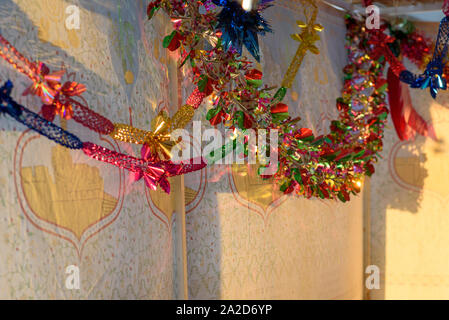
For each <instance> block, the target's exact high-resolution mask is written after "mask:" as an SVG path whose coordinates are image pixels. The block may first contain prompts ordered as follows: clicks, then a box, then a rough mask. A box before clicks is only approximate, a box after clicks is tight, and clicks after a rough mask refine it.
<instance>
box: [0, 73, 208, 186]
mask: <svg viewBox="0 0 449 320" xmlns="http://www.w3.org/2000/svg"><path fill="white" fill-rule="evenodd" d="M12 88H13V84H12V82H11V81H7V82H6V83H5V85H4V86H3V87H1V88H0V113H6V114H8V115H10V116H11V117H13V118H14V119H15V120H17V121H18V122H20V123H22V124H24V125H25V126H27V127H28V128H30V129H32V130H34V131H36V132H38V133H40V134H41V135H43V136H45V137H47V138H48V139H50V140H53V141H54V142H56V143H58V144H60V145H62V146H64V147H67V148H70V149H75V150H76V149H82V150H83V152H84V153H85V154H86V155H87V156H89V157H91V158H93V159H96V160H99V161H103V162H106V163H110V164H113V165H115V166H117V167H119V168H123V169H127V170H129V171H131V172H133V173H135V174H138V175H141V176H143V177H144V178H145V183H146V184H147V186H148V187H150V188H151V189H152V190H156V188H157V186H160V187H161V188H162V189H163V190H164V191H165V192H167V193H170V183H169V182H168V180H167V178H168V177H172V176H176V175H181V174H186V173H189V172H193V171H197V170H201V169H202V168H204V167H205V166H206V165H207V164H206V163H205V162H204V160H203V159H194V160H191V161H190V162H188V163H185V162H181V163H180V164H175V163H172V162H171V161H157V162H152V161H147V160H144V159H139V158H135V157H132V156H129V155H125V154H122V153H118V152H115V151H112V150H109V149H107V148H104V147H101V146H98V145H96V144H94V143H91V142H82V141H81V140H80V139H79V138H78V137H76V136H75V135H73V134H72V133H70V132H68V131H66V130H64V129H62V128H61V127H59V126H57V125H55V124H53V123H52V122H50V121H48V120H46V119H45V118H43V117H41V116H39V115H38V114H36V113H34V112H32V111H30V110H28V109H27V108H25V107H24V106H22V105H20V104H18V103H17V102H15V101H14V100H13V99H12V98H11V91H12Z"/></svg>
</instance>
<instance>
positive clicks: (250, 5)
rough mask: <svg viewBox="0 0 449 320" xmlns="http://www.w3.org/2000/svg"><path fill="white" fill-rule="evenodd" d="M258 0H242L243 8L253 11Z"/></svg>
mask: <svg viewBox="0 0 449 320" xmlns="http://www.w3.org/2000/svg"><path fill="white" fill-rule="evenodd" d="M257 2H258V0H242V8H243V10H245V11H248V12H249V11H252V10H253V9H255V8H256V6H257Z"/></svg>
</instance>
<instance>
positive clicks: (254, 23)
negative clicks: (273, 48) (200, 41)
mask: <svg viewBox="0 0 449 320" xmlns="http://www.w3.org/2000/svg"><path fill="white" fill-rule="evenodd" d="M272 1H274V0H263V1H261V6H260V7H259V9H258V10H252V11H249V12H247V11H245V10H244V9H243V8H242V6H241V5H240V4H239V3H237V2H236V1H233V0H212V2H213V3H214V4H215V5H217V6H220V7H223V9H222V10H221V12H220V14H219V15H218V25H217V27H216V28H217V29H220V30H221V32H222V36H221V41H222V45H223V47H224V49H225V50H229V48H230V47H232V48H234V49H235V50H237V52H238V53H239V54H242V49H243V45H245V47H246V48H247V49H248V51H249V52H250V53H251V55H252V56H253V57H254V58H255V59H256V60H257V61H258V62H260V48H259V40H258V35H259V34H260V35H265V33H266V32H271V31H272V30H271V27H270V25H269V24H268V22H267V21H265V19H264V18H263V17H262V16H261V15H260V13H259V12H260V11H261V10H262V9H265V8H267V7H269V6H270V5H267V4H268V3H269V2H272Z"/></svg>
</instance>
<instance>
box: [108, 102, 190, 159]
mask: <svg viewBox="0 0 449 320" xmlns="http://www.w3.org/2000/svg"><path fill="white" fill-rule="evenodd" d="M194 113H195V110H194V109H193V107H192V106H190V105H187V104H186V105H184V106H183V107H181V108H180V109H179V110H178V111H177V112H176V114H175V115H174V116H173V117H172V118H170V117H169V116H168V115H167V113H166V112H165V111H161V112H159V114H158V115H157V117H156V118H154V119H153V120H152V121H151V131H145V130H142V129H138V128H134V127H132V126H130V125H127V124H119V123H118V124H115V125H114V127H115V128H114V131H113V132H112V133H111V137H112V138H114V139H115V140H119V141H123V142H128V143H134V144H143V145H146V146H147V147H148V148H149V149H150V151H151V154H152V156H153V157H154V158H155V159H159V160H168V159H170V158H171V156H172V155H171V150H172V149H173V147H174V146H175V145H176V144H178V141H173V140H172V139H171V134H172V132H173V131H175V130H176V129H182V128H184V127H185V126H186V125H187V124H188V123H189V122H190V121H192V118H193V115H194Z"/></svg>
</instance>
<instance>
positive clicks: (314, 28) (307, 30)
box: [282, 0, 324, 88]
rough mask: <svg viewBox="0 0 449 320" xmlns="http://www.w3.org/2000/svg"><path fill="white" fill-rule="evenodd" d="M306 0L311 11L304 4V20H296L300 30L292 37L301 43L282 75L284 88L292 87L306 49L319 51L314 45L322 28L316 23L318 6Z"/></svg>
mask: <svg viewBox="0 0 449 320" xmlns="http://www.w3.org/2000/svg"><path fill="white" fill-rule="evenodd" d="M306 2H307V3H308V4H309V5H310V6H312V7H313V9H312V13H311V15H310V14H309V12H307V10H306V8H305V7H306V6H304V15H305V16H306V22H302V21H297V24H298V27H300V28H301V29H302V32H301V33H297V34H293V35H292V38H293V39H294V40H296V41H299V42H300V43H301V44H300V45H299V48H298V50H297V51H296V54H295V57H294V58H293V60H292V62H291V64H290V66H289V67H288V70H287V72H286V74H285V76H284V79H283V80H282V87H284V88H291V87H292V85H293V81H294V80H295V78H296V75H297V74H298V71H299V68H300V67H301V65H302V62H303V60H304V57H305V56H306V54H307V51H310V52H312V53H314V54H319V53H320V50H319V49H318V48H317V47H316V45H315V42H316V41H318V40H320V36H319V35H318V32H321V31H323V30H324V28H323V26H322V25H320V24H317V23H316V19H317V15H318V7H317V6H316V4H314V3H313V0H306ZM309 16H310V17H309Z"/></svg>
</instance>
